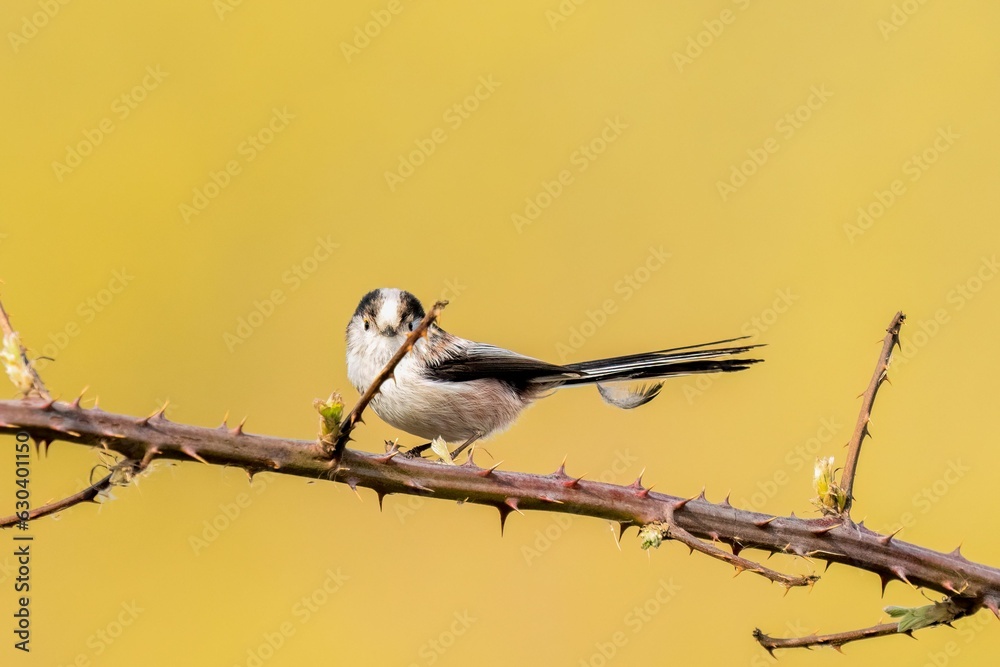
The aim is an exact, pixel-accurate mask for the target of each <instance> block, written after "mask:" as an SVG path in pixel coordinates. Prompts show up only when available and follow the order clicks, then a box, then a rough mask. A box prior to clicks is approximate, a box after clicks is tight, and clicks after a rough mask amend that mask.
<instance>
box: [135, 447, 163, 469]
mask: <svg viewBox="0 0 1000 667" xmlns="http://www.w3.org/2000/svg"><path fill="white" fill-rule="evenodd" d="M159 453H160V450H159V448H157V447H150V448H148V449H147V450H146V452H145V453H144V454H143V455H142V461H141V462H140V463H139V465H140V466H141V467H143V468H145V467H146V466H147V465H149V462H150V461H152V460H153V457H154V456H156V455H157V454H159Z"/></svg>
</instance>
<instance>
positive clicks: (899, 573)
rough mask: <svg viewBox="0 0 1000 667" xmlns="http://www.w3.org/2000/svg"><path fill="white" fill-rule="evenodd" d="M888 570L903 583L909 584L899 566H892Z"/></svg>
mask: <svg viewBox="0 0 1000 667" xmlns="http://www.w3.org/2000/svg"><path fill="white" fill-rule="evenodd" d="M889 569H890V570H892V573H893V574H894V575H896V576H897V577H899V578H900V579H901V580H902V581H905V582H906V583H907V584H910V580H909V579H907V578H906V572H905V571H904V570H903V568H901V567H900V566H899V565H893V566H892V567H890V568H889ZM912 585H913V584H910V586H912Z"/></svg>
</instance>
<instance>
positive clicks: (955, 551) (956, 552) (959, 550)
mask: <svg viewBox="0 0 1000 667" xmlns="http://www.w3.org/2000/svg"><path fill="white" fill-rule="evenodd" d="M948 555H949V556H953V557H954V558H958V559H959V560H964V561H966V562H968V559H967V558H966V557H965V556H963V555H962V545H961V544H959V545H958V546H957V547H955V548H954V549H952V551H951V553H950V554H948Z"/></svg>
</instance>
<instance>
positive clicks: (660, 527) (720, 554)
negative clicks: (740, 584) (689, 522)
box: [643, 517, 819, 588]
mask: <svg viewBox="0 0 1000 667" xmlns="http://www.w3.org/2000/svg"><path fill="white" fill-rule="evenodd" d="M650 529H652V530H656V531H658V532H659V534H660V537H661V538H663V539H671V540H676V541H678V542H680V543H681V544H684V545H685V546H687V548H688V549H690V550H691V551H697V552H699V553H702V554H705V555H706V556H710V557H712V558H715V559H718V560H721V561H722V562H724V563H729V564H730V565H732V566H733V567H735V568H736V574H740V573H741V572H744V571H746V572H753V573H754V574H759V575H760V576H762V577H764V578H765V579H770V580H771V581H773V582H776V583H779V584H781V585H782V586H784V587H785V588H792V587H795V586H811V585H813V584H814V583H816V581H818V580H819V577H817V576H813V575H803V576H795V575H791V574H785V573H784V572H778V571H777V570H772V569H771V568H769V567H765V566H763V565H761V564H760V563H758V562H756V561H752V560H749V559H747V558H743V557H741V556H739V555H738V554H735V553H729V552H728V551H723V550H722V549H720V548H719V547H717V546H715V545H714V544H711V543H709V542H705V541H704V540H699V539H698V538H697V537H695V536H694V535H692V534H691V533H689V532H688V531H686V530H684V529H683V528H681V527H680V526H678V525H676V524H675V523H673V517H671V518H670V520H669V521H668V522H666V523H662V524H651V525H649V526H646V527H645V528H643V531H646V530H650ZM737 549H738V547H737Z"/></svg>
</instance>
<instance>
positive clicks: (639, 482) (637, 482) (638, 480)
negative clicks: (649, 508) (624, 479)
mask: <svg viewBox="0 0 1000 667" xmlns="http://www.w3.org/2000/svg"><path fill="white" fill-rule="evenodd" d="M628 488H630V489H632V490H633V491H635V492H636V493H637V494H638V492H639V491H642V490H643V488H645V487H643V485H642V473H640V474H639V476H638V477H637V478H636V480H635V481H634V482H632V483H631V484H629V485H628Z"/></svg>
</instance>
